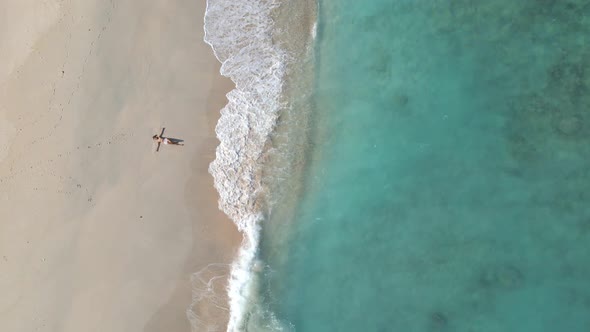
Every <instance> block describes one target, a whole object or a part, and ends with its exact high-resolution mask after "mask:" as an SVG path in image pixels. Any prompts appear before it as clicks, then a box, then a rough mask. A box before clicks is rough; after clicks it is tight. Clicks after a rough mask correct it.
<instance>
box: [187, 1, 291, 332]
mask: <svg viewBox="0 0 590 332" xmlns="http://www.w3.org/2000/svg"><path fill="white" fill-rule="evenodd" d="M278 5H279V1H278V0H249V1H234V0H208V1H207V10H206V13H205V42H207V43H208V44H209V45H210V46H211V48H212V49H213V52H214V53H215V56H216V57H217V59H218V60H219V61H220V62H221V63H222V66H221V74H222V75H224V76H227V77H229V78H230V79H231V80H232V81H233V82H234V83H235V85H236V88H235V89H234V90H232V91H231V92H229V93H228V94H227V98H228V101H229V102H228V104H227V105H226V106H225V107H224V108H223V109H222V110H221V118H220V119H219V122H218V124H217V127H216V130H215V131H216V134H217V137H218V139H219V140H220V144H219V146H218V147H217V150H216V158H215V160H214V161H213V162H212V163H211V165H210V167H209V172H210V173H211V174H212V175H213V178H214V185H215V188H216V189H217V191H218V192H219V195H220V199H219V207H220V208H221V210H223V211H224V212H225V213H226V214H227V215H228V216H229V217H230V218H231V219H232V220H233V221H234V222H235V224H236V225H237V227H238V229H239V230H240V231H241V232H242V233H243V234H244V240H243V243H242V247H241V249H240V251H239V253H238V257H237V258H236V260H235V261H234V263H233V265H232V266H231V269H230V277H229V283H228V296H229V306H230V308H229V309H230V317H229V324H228V331H240V330H242V329H243V328H244V327H243V325H244V324H245V322H244V321H245V318H244V317H245V316H246V312H247V310H248V309H247V304H248V299H249V297H250V295H251V293H252V292H253V288H254V287H255V285H254V283H255V281H254V272H253V271H252V270H253V266H254V265H255V259H256V253H257V250H258V243H259V236H260V225H259V224H260V222H261V220H262V217H263V210H262V209H263V207H264V195H263V186H262V183H261V176H260V174H261V166H262V159H263V155H264V150H265V147H266V146H267V144H268V140H269V137H270V135H271V134H272V132H273V129H274V128H275V126H276V122H277V118H278V115H279V110H280V109H281V102H280V100H281V92H282V89H283V78H284V76H285V68H286V63H287V60H288V56H287V53H286V52H285V51H284V50H282V49H281V48H279V47H278V46H276V45H274V44H273V42H272V29H273V26H274V22H273V20H272V18H271V11H272V10H273V9H275V8H276V7H277V6H278ZM200 298H202V296H201V295H199V294H193V299H195V300H197V299H200ZM190 317H191V316H190V313H189V318H190ZM192 321H194V316H193V319H192ZM198 328H200V327H198V326H195V325H194V324H193V329H198Z"/></svg>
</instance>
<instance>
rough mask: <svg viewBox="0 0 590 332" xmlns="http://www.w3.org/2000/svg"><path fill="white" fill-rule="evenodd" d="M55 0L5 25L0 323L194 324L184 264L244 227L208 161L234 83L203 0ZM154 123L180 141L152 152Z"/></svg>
mask: <svg viewBox="0 0 590 332" xmlns="http://www.w3.org/2000/svg"><path fill="white" fill-rule="evenodd" d="M60 3H61V2H59V1H54V2H50V4H49V5H47V4H45V5H38V4H35V3H34V2H33V1H30V2H22V3H21V5H22V7H20V9H19V10H21V12H24V13H38V14H31V15H29V16H24V19H23V20H24V24H20V22H16V21H9V22H5V23H4V25H3V28H4V31H7V32H8V34H12V35H13V38H14V39H15V40H21V41H23V42H22V43H20V44H19V43H17V44H8V46H10V47H12V48H9V49H10V50H14V52H13V53H10V54H13V57H12V58H11V60H10V61H8V62H6V64H5V65H4V67H2V68H0V69H2V70H0V74H5V73H6V74H5V75H3V76H0V96H1V99H0V115H2V117H0V120H1V121H0V123H1V125H2V128H8V129H7V130H3V133H2V135H3V137H2V138H3V142H4V145H3V146H1V147H0V148H1V149H0V152H1V154H0V157H3V159H2V160H1V162H0V178H1V179H2V182H1V183H0V218H1V219H2V220H3V222H2V223H0V234H1V235H0V250H1V252H2V255H3V261H2V262H1V263H0V264H2V266H1V269H2V270H3V271H6V273H4V274H3V275H2V276H0V291H2V293H3V294H4V296H3V299H2V300H1V301H0V329H1V330H7V331H9V330H10V331H19V330H34V329H36V328H45V329H49V330H59V331H66V332H67V331H80V330H85V329H87V328H88V326H92V327H93V328H95V329H98V330H105V331H140V330H144V331H154V332H155V331H160V330H162V329H164V328H165V329H166V330H168V331H188V330H190V326H189V321H188V319H187V317H186V309H187V307H188V306H189V305H190V303H191V285H190V275H191V274H192V273H194V272H196V271H198V270H199V269H201V268H202V267H204V266H206V265H207V264H209V263H219V262H222V263H226V264H229V263H230V262H231V260H232V259H233V258H234V254H235V252H236V250H237V248H238V246H239V244H240V241H241V236H240V234H239V233H238V232H237V230H236V229H235V226H234V225H233V224H232V223H231V222H230V221H229V219H228V218H227V217H226V216H225V215H223V214H222V213H221V212H220V211H218V209H217V193H216V192H215V191H214V189H213V187H212V182H213V180H212V178H211V176H210V175H209V174H208V173H207V165H208V164H209V162H211V161H212V159H213V154H212V151H214V149H215V147H216V146H217V140H216V139H215V134H214V132H213V127H214V125H215V122H216V121H217V118H218V117H219V109H221V107H222V106H223V104H224V103H225V102H226V101H225V97H224V94H225V93H226V92H227V91H228V90H227V89H229V88H230V87H231V83H230V82H229V81H228V80H227V79H225V78H223V77H221V75H219V63H218V62H217V60H216V59H215V57H214V56H213V54H212V52H211V50H210V49H209V46H208V45H206V44H205V43H203V42H202V35H203V29H202V26H203V25H202V19H203V15H202V14H203V13H204V11H205V1H204V0H203V1H197V2H194V1H188V0H187V1H181V0H179V1H175V2H174V3H166V4H161V3H159V2H157V1H144V2H142V3H134V4H116V3H114V2H113V3H110V2H108V3H103V2H99V1H93V2H92V3H85V4H63V7H60ZM6 6H9V5H6ZM47 6H55V7H51V8H53V10H54V11H52V13H53V14H55V15H54V18H53V21H51V22H46V24H44V25H43V24H42V25H38V26H36V27H35V28H36V29H37V30H35V29H30V26H28V24H30V22H32V21H35V22H37V21H38V20H39V18H40V17H43V13H46V9H47ZM56 8H57V9H56ZM13 9H14V8H3V10H5V11H6V12H14V11H13ZM199 14H201V15H199ZM27 20H31V21H27ZM17 23H19V24H20V25H18V24H17ZM2 37H5V36H2ZM29 48H30V49H29ZM162 126H163V127H166V133H165V134H167V135H170V136H172V137H179V138H182V139H184V140H185V141H186V143H187V144H186V146H185V147H183V148H180V149H175V147H169V146H164V147H163V148H162V149H161V150H160V152H158V153H157V154H156V153H154V152H153V151H152V146H151V145H152V143H151V140H150V136H151V135H152V134H153V133H154V132H156V131H159V130H160V127H162ZM11 128H12V129H11ZM219 324H220V325H222V324H224V323H223V322H220V323H219Z"/></svg>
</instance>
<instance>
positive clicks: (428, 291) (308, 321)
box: [258, 0, 590, 332]
mask: <svg viewBox="0 0 590 332" xmlns="http://www.w3.org/2000/svg"><path fill="white" fill-rule="evenodd" d="M588 15H590V6H588V5H585V4H584V3H583V2H582V1H568V2H563V1H551V0H536V1H534V0H528V1H519V2H514V1H508V0H493V1H473V0H457V1H452V2H448V1H432V0H429V1H426V0H413V1H406V0H396V1H391V0H373V1H371V2H364V1H355V0H339V1H335V0H321V1H320V11H319V21H318V38H317V45H316V64H315V66H316V80H315V81H316V82H315V97H314V103H315V105H316V109H315V112H314V114H313V121H312V123H313V128H312V146H313V149H312V152H311V154H310V156H309V159H308V164H307V171H306V175H305V179H304V181H305V190H304V193H303V196H302V197H301V200H300V202H299V203H298V205H297V206H296V213H295V215H294V216H293V218H292V220H288V221H284V222H285V224H287V225H289V226H288V227H286V228H279V230H281V231H286V230H288V231H289V233H290V237H289V240H288V241H287V242H285V237H284V236H277V234H276V233H273V232H270V231H267V232H265V233H263V239H262V243H263V247H262V252H261V253H260V256H261V259H262V260H263V261H264V263H265V264H268V268H266V269H265V270H264V273H263V278H262V282H261V284H260V289H259V290H258V292H259V296H260V297H261V298H262V299H263V301H264V302H265V307H266V308H267V309H270V310H271V311H272V312H274V314H275V316H276V317H277V318H278V319H279V320H280V321H281V322H282V324H283V326H284V329H287V330H288V329H290V330H296V331H490V332H491V331H557V330H563V331H586V330H587V329H588V328H590V285H589V284H588V282H587V281H588V279H589V278H590V259H588V250H589V249H590V248H589V244H588V243H589V240H590V208H589V207H590V204H589V203H590V190H589V189H590V188H589V186H590V182H589V181H588V180H589V179H588V176H589V175H590V167H589V166H590V163H589V159H588V155H589V154H588V152H590V151H589V150H590V126H589V123H588V119H589V116H590V115H589V114H588V110H589V108H588V106H589V105H590V93H589V92H590V68H589V66H588V65H589V64H590V56H589V55H588V54H590V53H589V52H588V51H589V48H588V38H590V37H588V36H590V19H588V17H589V16H588ZM271 219H272V218H271ZM277 231H278V230H277V229H274V232H277ZM276 238H280V239H281V240H280V241H276V240H274V239H276Z"/></svg>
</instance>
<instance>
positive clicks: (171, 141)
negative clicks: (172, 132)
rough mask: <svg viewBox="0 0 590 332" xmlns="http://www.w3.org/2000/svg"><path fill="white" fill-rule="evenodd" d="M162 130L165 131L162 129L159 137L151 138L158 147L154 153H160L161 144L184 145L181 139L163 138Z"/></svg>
mask: <svg viewBox="0 0 590 332" xmlns="http://www.w3.org/2000/svg"><path fill="white" fill-rule="evenodd" d="M164 130H166V128H162V132H161V133H160V135H154V136H152V140H154V142H156V143H158V147H157V148H156V152H158V151H160V145H161V144H166V145H180V146H183V145H184V140H182V139H179V138H172V137H164Z"/></svg>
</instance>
